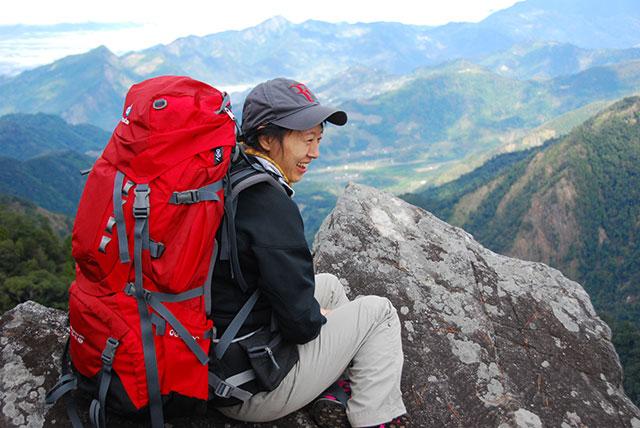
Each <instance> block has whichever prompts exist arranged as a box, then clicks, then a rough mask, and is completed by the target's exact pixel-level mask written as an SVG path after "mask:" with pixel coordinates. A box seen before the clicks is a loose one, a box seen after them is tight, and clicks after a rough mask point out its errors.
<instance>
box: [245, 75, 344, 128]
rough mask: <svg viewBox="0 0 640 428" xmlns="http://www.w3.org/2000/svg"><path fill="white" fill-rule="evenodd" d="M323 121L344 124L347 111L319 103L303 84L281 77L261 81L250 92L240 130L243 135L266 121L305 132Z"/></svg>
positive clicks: (266, 122)
mask: <svg viewBox="0 0 640 428" xmlns="http://www.w3.org/2000/svg"><path fill="white" fill-rule="evenodd" d="M325 120H326V121H328V122H330V123H333V124H334V125H339V126H342V125H344V124H345V123H347V114H346V113H345V112H343V111H342V110H338V109H336V108H332V107H325V106H321V105H320V103H319V102H318V99H317V98H316V96H315V95H313V93H312V92H311V91H310V90H309V88H307V86H306V85H304V84H303V83H300V82H296V81H295V80H291V79H285V78H282V77H280V78H277V79H273V80H267V81H266V82H263V83H260V84H259V85H258V86H256V87H255V88H253V89H252V90H251V92H249V95H247V98H246V99H245V101H244V107H243V109H242V133H243V134H245V135H246V134H247V133H249V132H252V131H255V130H257V129H258V127H259V126H261V125H266V124H268V123H273V124H275V125H278V126H282V127H283V128H287V129H293V130H295V131H304V130H305V129H309V128H313V127H314V126H316V125H319V124H320V123H322V122H324V121H325Z"/></svg>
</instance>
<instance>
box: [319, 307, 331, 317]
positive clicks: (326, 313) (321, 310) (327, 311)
mask: <svg viewBox="0 0 640 428" xmlns="http://www.w3.org/2000/svg"><path fill="white" fill-rule="evenodd" d="M320 313H321V314H322V315H324V316H325V317H326V316H327V315H329V314H330V313H331V309H326V308H320Z"/></svg>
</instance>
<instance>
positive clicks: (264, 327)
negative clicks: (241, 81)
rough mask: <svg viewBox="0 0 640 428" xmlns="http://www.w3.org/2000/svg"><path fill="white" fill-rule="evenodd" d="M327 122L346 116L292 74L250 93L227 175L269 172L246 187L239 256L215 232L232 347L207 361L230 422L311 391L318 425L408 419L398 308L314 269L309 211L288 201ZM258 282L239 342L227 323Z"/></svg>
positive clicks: (297, 402) (217, 303)
mask: <svg viewBox="0 0 640 428" xmlns="http://www.w3.org/2000/svg"><path fill="white" fill-rule="evenodd" d="M326 122H329V123H332V124H335V125H339V126H341V125H344V124H345V123H346V122H347V115H346V113H345V112H343V111H339V110H336V109H333V108H330V107H324V106H321V105H320V104H319V103H318V101H317V99H316V98H315V96H314V95H313V94H312V93H311V91H309V89H308V88H307V87H306V86H305V85H303V84H301V83H298V82H295V81H293V80H288V79H283V78H279V79H274V80H269V81H267V82H264V83H261V84H259V85H258V86H256V87H255V88H254V89H253V90H252V91H251V92H250V93H249V95H248V97H247V99H246V101H245V104H244V109H243V121H242V134H243V137H244V142H245V146H244V147H245V149H244V155H243V157H244V159H242V160H241V161H239V162H237V163H236V165H235V166H234V167H233V169H232V174H231V182H232V183H234V180H236V179H237V182H239V183H242V182H243V181H248V180H250V178H246V177H251V175H252V174H256V176H257V175H258V172H262V174H261V176H265V175H266V174H264V171H266V172H268V174H269V180H264V178H262V180H264V181H262V182H259V183H257V184H252V185H251V187H247V188H246V189H244V190H243V191H242V192H241V193H240V191H238V194H237V200H236V203H237V205H236V207H235V210H234V215H235V234H236V240H237V254H236V257H235V260H237V261H236V262H234V254H230V253H233V250H231V251H230V250H229V249H227V248H226V245H225V243H224V239H222V241H219V242H221V246H220V253H219V256H218V259H217V261H216V265H215V268H214V281H213V292H212V296H213V311H212V312H213V314H214V323H215V325H216V327H217V329H218V332H217V339H214V346H213V348H214V351H215V349H216V348H217V347H224V348H226V347H227V346H228V348H227V351H226V352H225V353H224V356H222V358H221V359H219V360H216V359H214V361H213V363H211V364H212V366H213V372H214V373H216V374H217V376H219V377H220V379H225V380H226V382H219V383H218V388H216V389H217V390H218V393H217V395H218V396H219V397H226V398H218V401H217V402H216V403H215V404H216V406H217V407H218V408H219V410H220V411H221V412H222V413H223V414H225V415H227V416H229V417H232V418H234V419H239V420H242V421H249V422H266V421H272V420H275V419H278V418H281V417H283V416H285V415H287V414H289V413H291V412H294V411H296V410H298V409H300V408H302V407H303V406H305V405H307V404H308V403H310V402H312V401H314V399H315V400H316V401H315V402H314V405H313V407H312V413H313V416H314V419H316V422H317V423H318V424H319V425H321V426H348V424H349V423H350V424H351V425H352V426H355V427H364V426H393V427H399V426H405V425H406V424H407V417H406V415H405V412H406V410H405V406H404V404H403V402H402V394H401V392H400V377H401V372H402V364H403V354H402V343H401V337H400V323H399V320H398V316H397V314H396V310H395V309H394V307H393V306H392V304H391V302H390V301H389V300H388V299H386V298H383V297H378V296H365V297H361V298H358V299H355V300H354V301H349V299H348V298H347V296H346V294H345V292H344V289H343V286H342V284H341V283H340V281H339V280H338V278H336V277H335V276H333V275H330V274H326V273H325V274H318V275H314V268H313V260H312V257H311V253H310V252H309V248H308V246H307V243H306V241H305V236H304V226H303V222H302V218H301V216H300V212H299V209H298V207H297V205H296V204H295V203H294V202H293V201H292V199H291V197H292V196H293V193H294V192H293V190H292V188H291V185H293V184H294V183H296V182H298V181H300V180H301V179H302V178H303V176H304V174H305V173H306V172H307V170H308V168H309V165H310V163H311V162H312V161H314V160H315V159H317V158H318V156H319V155H320V152H319V145H320V141H321V139H322V135H323V127H324V124H325V123H326ZM234 177H235V178H234ZM276 182H277V183H276ZM274 184H275V185H274ZM231 200H233V197H232V198H231ZM222 229H224V228H221V230H222ZM220 233H221V232H219V235H218V237H219V238H220ZM234 263H235V264H239V266H234ZM240 283H241V284H240ZM240 285H243V286H240ZM256 289H257V290H259V292H260V294H259V295H258V296H259V297H257V300H256V302H255V305H254V306H253V307H252V309H251V310H250V313H249V315H248V316H247V317H246V320H245V321H244V324H243V325H242V328H241V329H240V330H239V332H238V334H237V335H235V337H236V339H234V342H233V343H231V344H227V343H224V345H222V343H223V342H224V339H221V336H222V337H224V336H223V333H224V331H225V330H226V329H227V328H230V327H229V326H230V324H231V321H232V319H233V318H234V317H235V316H236V314H237V313H238V312H239V311H240V310H241V308H242V307H243V306H244V305H245V302H247V300H248V299H250V297H249V296H250V295H252V292H253V291H254V290H256ZM252 370H253V371H252ZM344 376H346V378H345V377H344ZM381 424H382V425H381Z"/></svg>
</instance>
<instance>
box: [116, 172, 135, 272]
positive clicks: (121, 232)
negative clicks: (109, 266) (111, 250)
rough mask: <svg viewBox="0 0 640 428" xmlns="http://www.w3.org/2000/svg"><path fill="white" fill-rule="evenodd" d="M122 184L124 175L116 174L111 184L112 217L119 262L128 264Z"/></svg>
mask: <svg viewBox="0 0 640 428" xmlns="http://www.w3.org/2000/svg"><path fill="white" fill-rule="evenodd" d="M123 182H124V174H123V173H121V172H120V171H117V172H116V178H115V181H114V183H113V215H114V217H115V219H116V227H117V228H118V247H119V249H120V262H121V263H129V262H130V261H131V259H130V258H129V243H128V242H127V227H126V225H125V222H124V211H123V210H122V183H123Z"/></svg>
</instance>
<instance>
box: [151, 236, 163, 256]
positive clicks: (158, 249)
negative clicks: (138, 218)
mask: <svg viewBox="0 0 640 428" xmlns="http://www.w3.org/2000/svg"><path fill="white" fill-rule="evenodd" d="M162 253H164V244H163V243H162V242H156V241H154V240H152V239H150V240H149V254H150V255H151V257H153V258H154V259H157V258H158V257H160V256H162Z"/></svg>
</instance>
